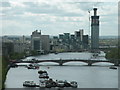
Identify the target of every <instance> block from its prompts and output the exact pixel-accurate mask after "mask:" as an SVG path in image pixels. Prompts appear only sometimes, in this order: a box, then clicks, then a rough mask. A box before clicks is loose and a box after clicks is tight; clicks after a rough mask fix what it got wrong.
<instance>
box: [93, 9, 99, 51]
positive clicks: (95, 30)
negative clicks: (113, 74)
mask: <svg viewBox="0 0 120 90" xmlns="http://www.w3.org/2000/svg"><path fill="white" fill-rule="evenodd" d="M93 10H94V16H91V49H99V16H97V8H94V9H93Z"/></svg>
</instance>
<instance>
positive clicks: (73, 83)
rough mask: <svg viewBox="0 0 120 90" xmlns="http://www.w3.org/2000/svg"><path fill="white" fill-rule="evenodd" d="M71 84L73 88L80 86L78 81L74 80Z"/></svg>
mask: <svg viewBox="0 0 120 90" xmlns="http://www.w3.org/2000/svg"><path fill="white" fill-rule="evenodd" d="M70 84H71V87H73V88H77V87H78V84H77V82H76V81H72V82H70Z"/></svg>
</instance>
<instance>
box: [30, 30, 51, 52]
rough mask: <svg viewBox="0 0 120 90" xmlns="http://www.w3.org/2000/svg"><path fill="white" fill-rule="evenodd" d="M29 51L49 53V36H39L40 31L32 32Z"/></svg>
mask: <svg viewBox="0 0 120 90" xmlns="http://www.w3.org/2000/svg"><path fill="white" fill-rule="evenodd" d="M31 49H32V50H34V51H37V52H49V50H50V39H49V35H41V31H39V32H38V30H36V31H34V32H32V35H31Z"/></svg>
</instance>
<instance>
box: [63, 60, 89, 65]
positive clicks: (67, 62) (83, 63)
mask: <svg viewBox="0 0 120 90" xmlns="http://www.w3.org/2000/svg"><path fill="white" fill-rule="evenodd" d="M69 63H79V64H77V65H88V63H87V62H84V61H66V62H64V63H63V65H66V64H69Z"/></svg>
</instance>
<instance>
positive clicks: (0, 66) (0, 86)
mask: <svg viewBox="0 0 120 90" xmlns="http://www.w3.org/2000/svg"><path fill="white" fill-rule="evenodd" d="M1 89H2V57H1V56H0V90H1Z"/></svg>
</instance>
